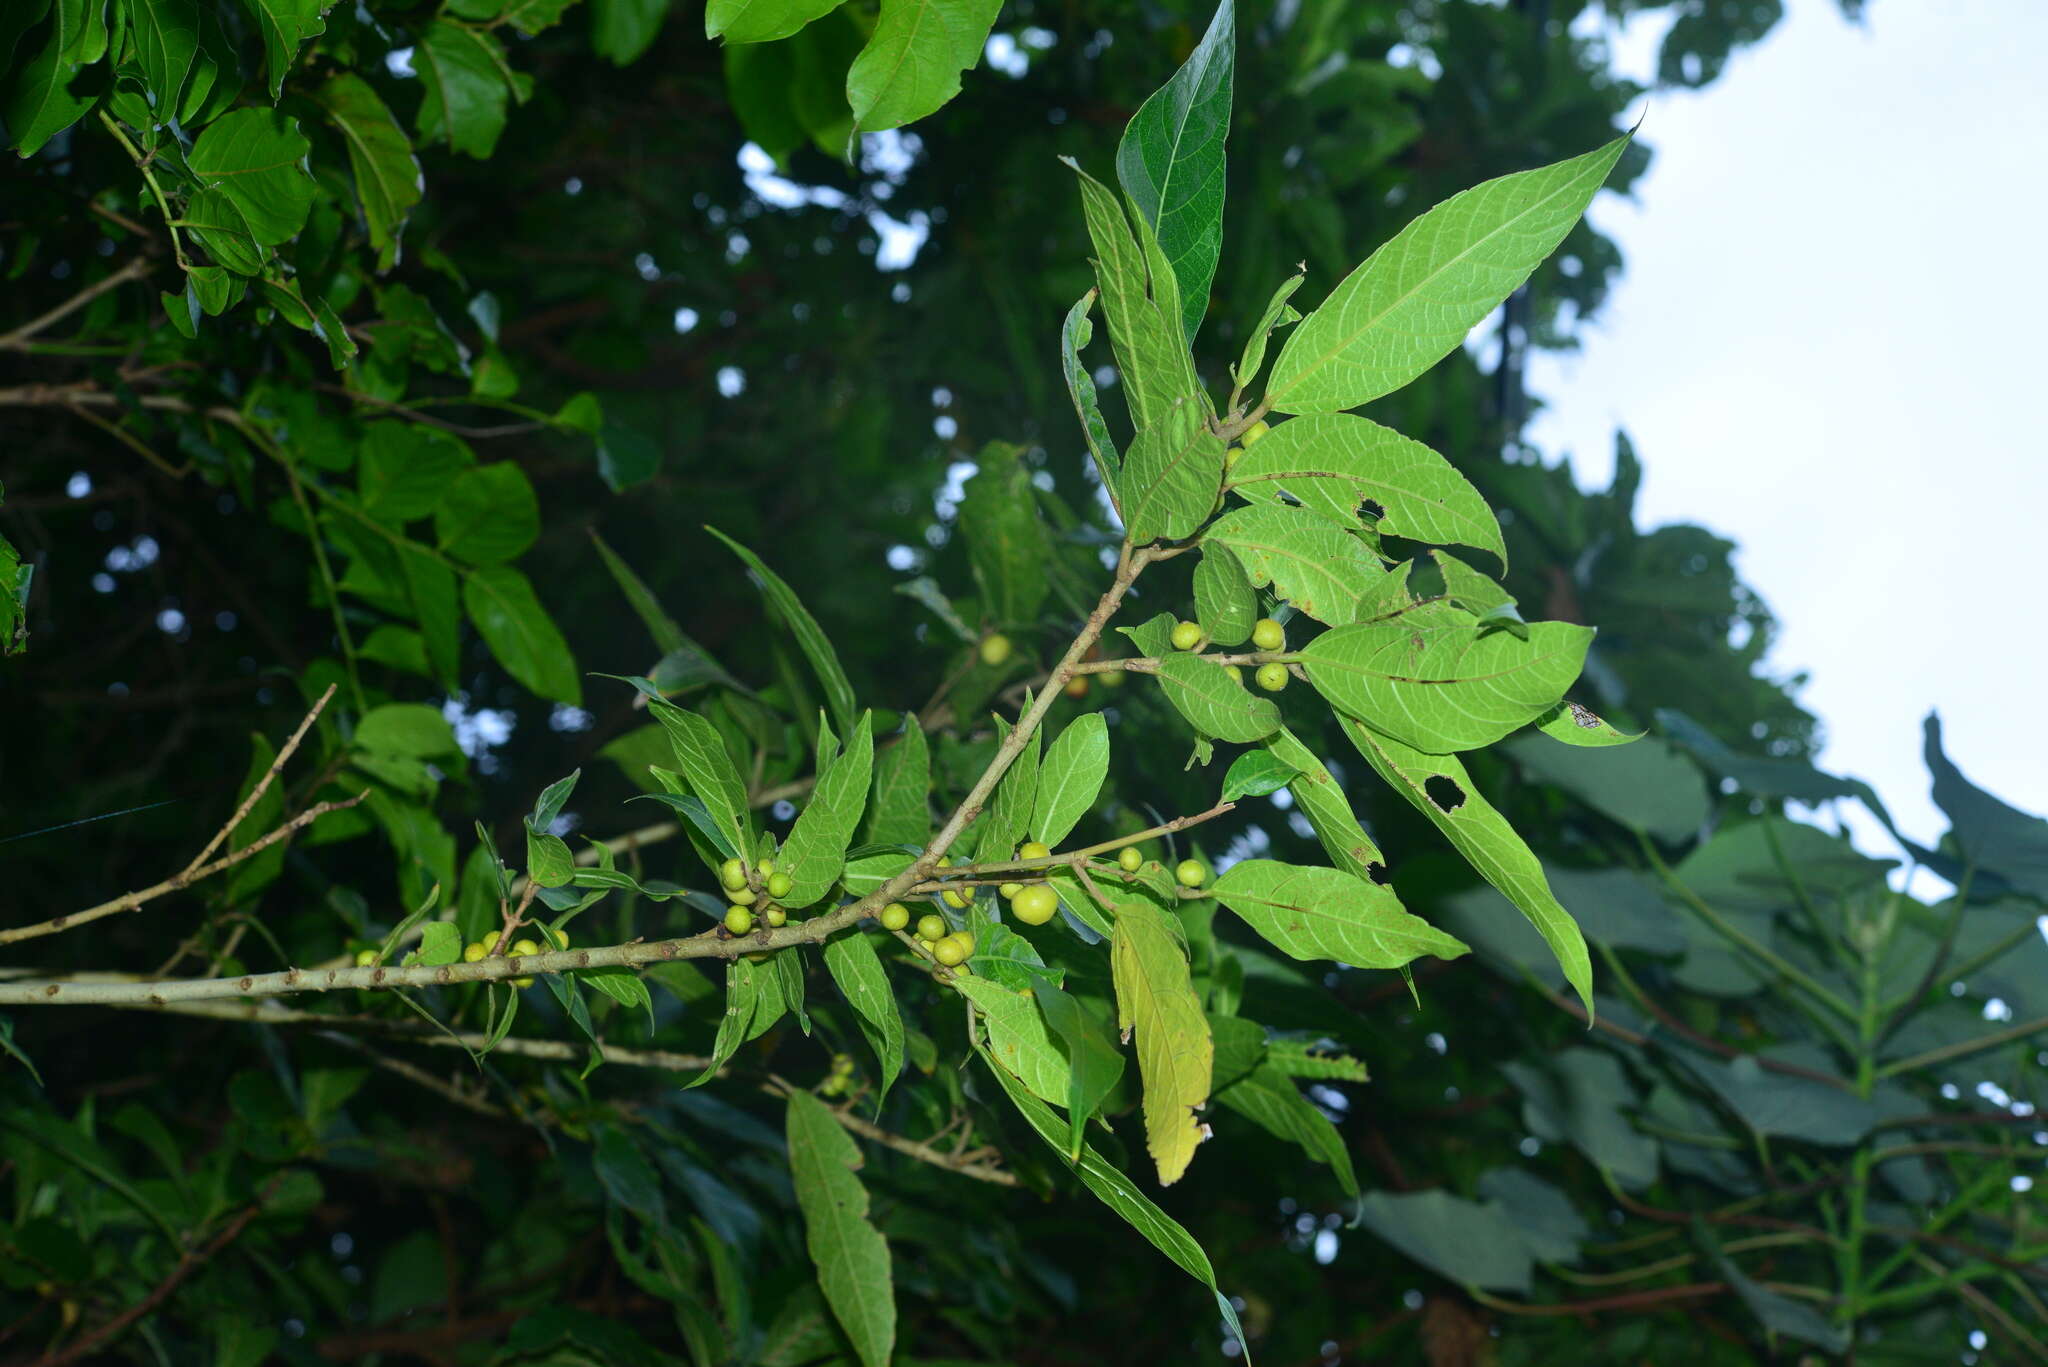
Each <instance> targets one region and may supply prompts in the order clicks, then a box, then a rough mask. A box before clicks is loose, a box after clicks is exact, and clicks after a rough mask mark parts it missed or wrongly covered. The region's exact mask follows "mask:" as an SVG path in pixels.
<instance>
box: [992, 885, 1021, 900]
mask: <svg viewBox="0 0 2048 1367" xmlns="http://www.w3.org/2000/svg"><path fill="white" fill-rule="evenodd" d="M1022 891H1024V885H1023V884H1022V883H1004V884H1003V885H1002V886H1001V887H998V888H997V889H996V893H997V894H998V895H999V896H1000V897H1001V898H1002V899H1003V900H1004V901H1005V902H1007V901H1009V900H1010V899H1011V898H1013V897H1015V896H1016V895H1017V894H1018V893H1020V892H1022Z"/></svg>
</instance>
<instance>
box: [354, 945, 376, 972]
mask: <svg viewBox="0 0 2048 1367" xmlns="http://www.w3.org/2000/svg"><path fill="white" fill-rule="evenodd" d="M376 962H377V951H376V950H374V949H359V950H357V951H356V967H357V968H368V967H369V966H370V965H371V964H373V963H376Z"/></svg>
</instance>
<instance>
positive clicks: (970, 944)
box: [946, 930, 974, 959]
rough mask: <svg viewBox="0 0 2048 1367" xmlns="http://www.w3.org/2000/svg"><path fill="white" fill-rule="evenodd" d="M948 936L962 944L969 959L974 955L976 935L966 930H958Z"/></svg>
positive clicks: (956, 942) (961, 948)
mask: <svg viewBox="0 0 2048 1367" xmlns="http://www.w3.org/2000/svg"><path fill="white" fill-rule="evenodd" d="M946 938H947V939H948V940H950V941H952V942H953V943H954V944H956V945H958V946H960V952H961V954H962V955H964V956H965V957H967V958H969V959H971V958H973V957H974V936H972V935H970V934H969V933H968V932H966V931H964V930H956V931H954V932H953V933H952V934H951V935H948V936H947V937H946Z"/></svg>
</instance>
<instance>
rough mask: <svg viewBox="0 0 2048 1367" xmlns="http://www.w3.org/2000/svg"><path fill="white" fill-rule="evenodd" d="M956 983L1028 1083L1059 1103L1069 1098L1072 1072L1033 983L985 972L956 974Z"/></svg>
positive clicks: (1005, 1059) (1004, 1058) (1004, 1060)
mask: <svg viewBox="0 0 2048 1367" xmlns="http://www.w3.org/2000/svg"><path fill="white" fill-rule="evenodd" d="M953 986H954V987H955V988H956V989H958V990H959V993H960V995H961V996H963V997H965V998H967V1000H969V1001H971V1002H973V1003H974V1005H975V1009H976V1010H978V1011H980V1012H981V1018H982V1021H983V1022H984V1023H985V1024H986V1025H987V1026H988V1047H989V1049H990V1050H991V1051H992V1052H993V1053H994V1054H995V1056H996V1059H997V1061H998V1062H1000V1063H1001V1064H1002V1065H1003V1067H1005V1068H1007V1069H1008V1070H1009V1071H1010V1072H1012V1073H1014V1074H1015V1075H1016V1076H1017V1077H1018V1079H1020V1080H1021V1081H1022V1082H1023V1083H1024V1085H1025V1086H1026V1087H1029V1088H1030V1089H1031V1090H1032V1091H1033V1092H1034V1093H1035V1094H1037V1095H1038V1096H1039V1097H1041V1098H1043V1099H1044V1100H1046V1101H1050V1102H1052V1103H1053V1104H1054V1105H1056V1106H1064V1105H1066V1104H1067V1098H1068V1094H1069V1092H1070V1090H1071V1087H1072V1083H1073V1075H1072V1073H1071V1071H1070V1070H1069V1068H1068V1067H1067V1059H1066V1055H1065V1054H1063V1053H1062V1052H1061V1051H1060V1047H1059V1046H1058V1045H1057V1044H1055V1043H1053V1039H1052V1034H1051V1032H1050V1031H1049V1030H1048V1029H1047V1028H1046V1023H1045V1017H1044V1016H1043V1015H1041V1014H1040V1013H1039V1010H1038V1000H1037V998H1036V997H1034V996H1033V995H1032V994H1031V990H1030V989H1029V988H1010V987H1004V986H1002V985H1001V984H1000V983H996V982H992V981H990V980H989V979H987V978H983V977H978V976H977V977H972V978H962V977H955V978H954V979H953Z"/></svg>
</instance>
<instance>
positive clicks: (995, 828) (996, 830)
mask: <svg viewBox="0 0 2048 1367" xmlns="http://www.w3.org/2000/svg"><path fill="white" fill-rule="evenodd" d="M1044 735H1045V733H1044V732H1043V731H1042V730H1034V731H1033V732H1032V733H1031V739H1030V740H1028V741H1026V742H1025V743H1024V749H1023V750H1022V751H1021V752H1019V754H1018V755H1017V758H1016V759H1014V760H1012V761H1011V762H1010V767H1009V769H1008V770H1006V771H1005V772H1004V774H1003V778H1002V781H1001V782H1000V783H998V784H997V785H996V795H995V800H994V801H992V802H990V803H989V805H988V811H987V813H986V814H985V815H984V816H983V817H982V818H981V821H980V823H979V827H980V835H979V836H978V838H977V839H976V840H975V844H974V857H975V859H976V861H977V862H987V861H992V860H997V859H1008V858H1009V857H1010V856H1011V855H1013V854H1014V853H1016V850H1017V846H1018V845H1019V844H1020V843H1021V842H1022V841H1023V839H1024V833H1025V831H1027V830H1029V829H1030V827H1031V812H1032V808H1033V805H1034V804H1035V803H1036V802H1037V800H1038V750H1039V746H1040V745H1041V744H1042V743H1043V737H1044Z"/></svg>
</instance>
